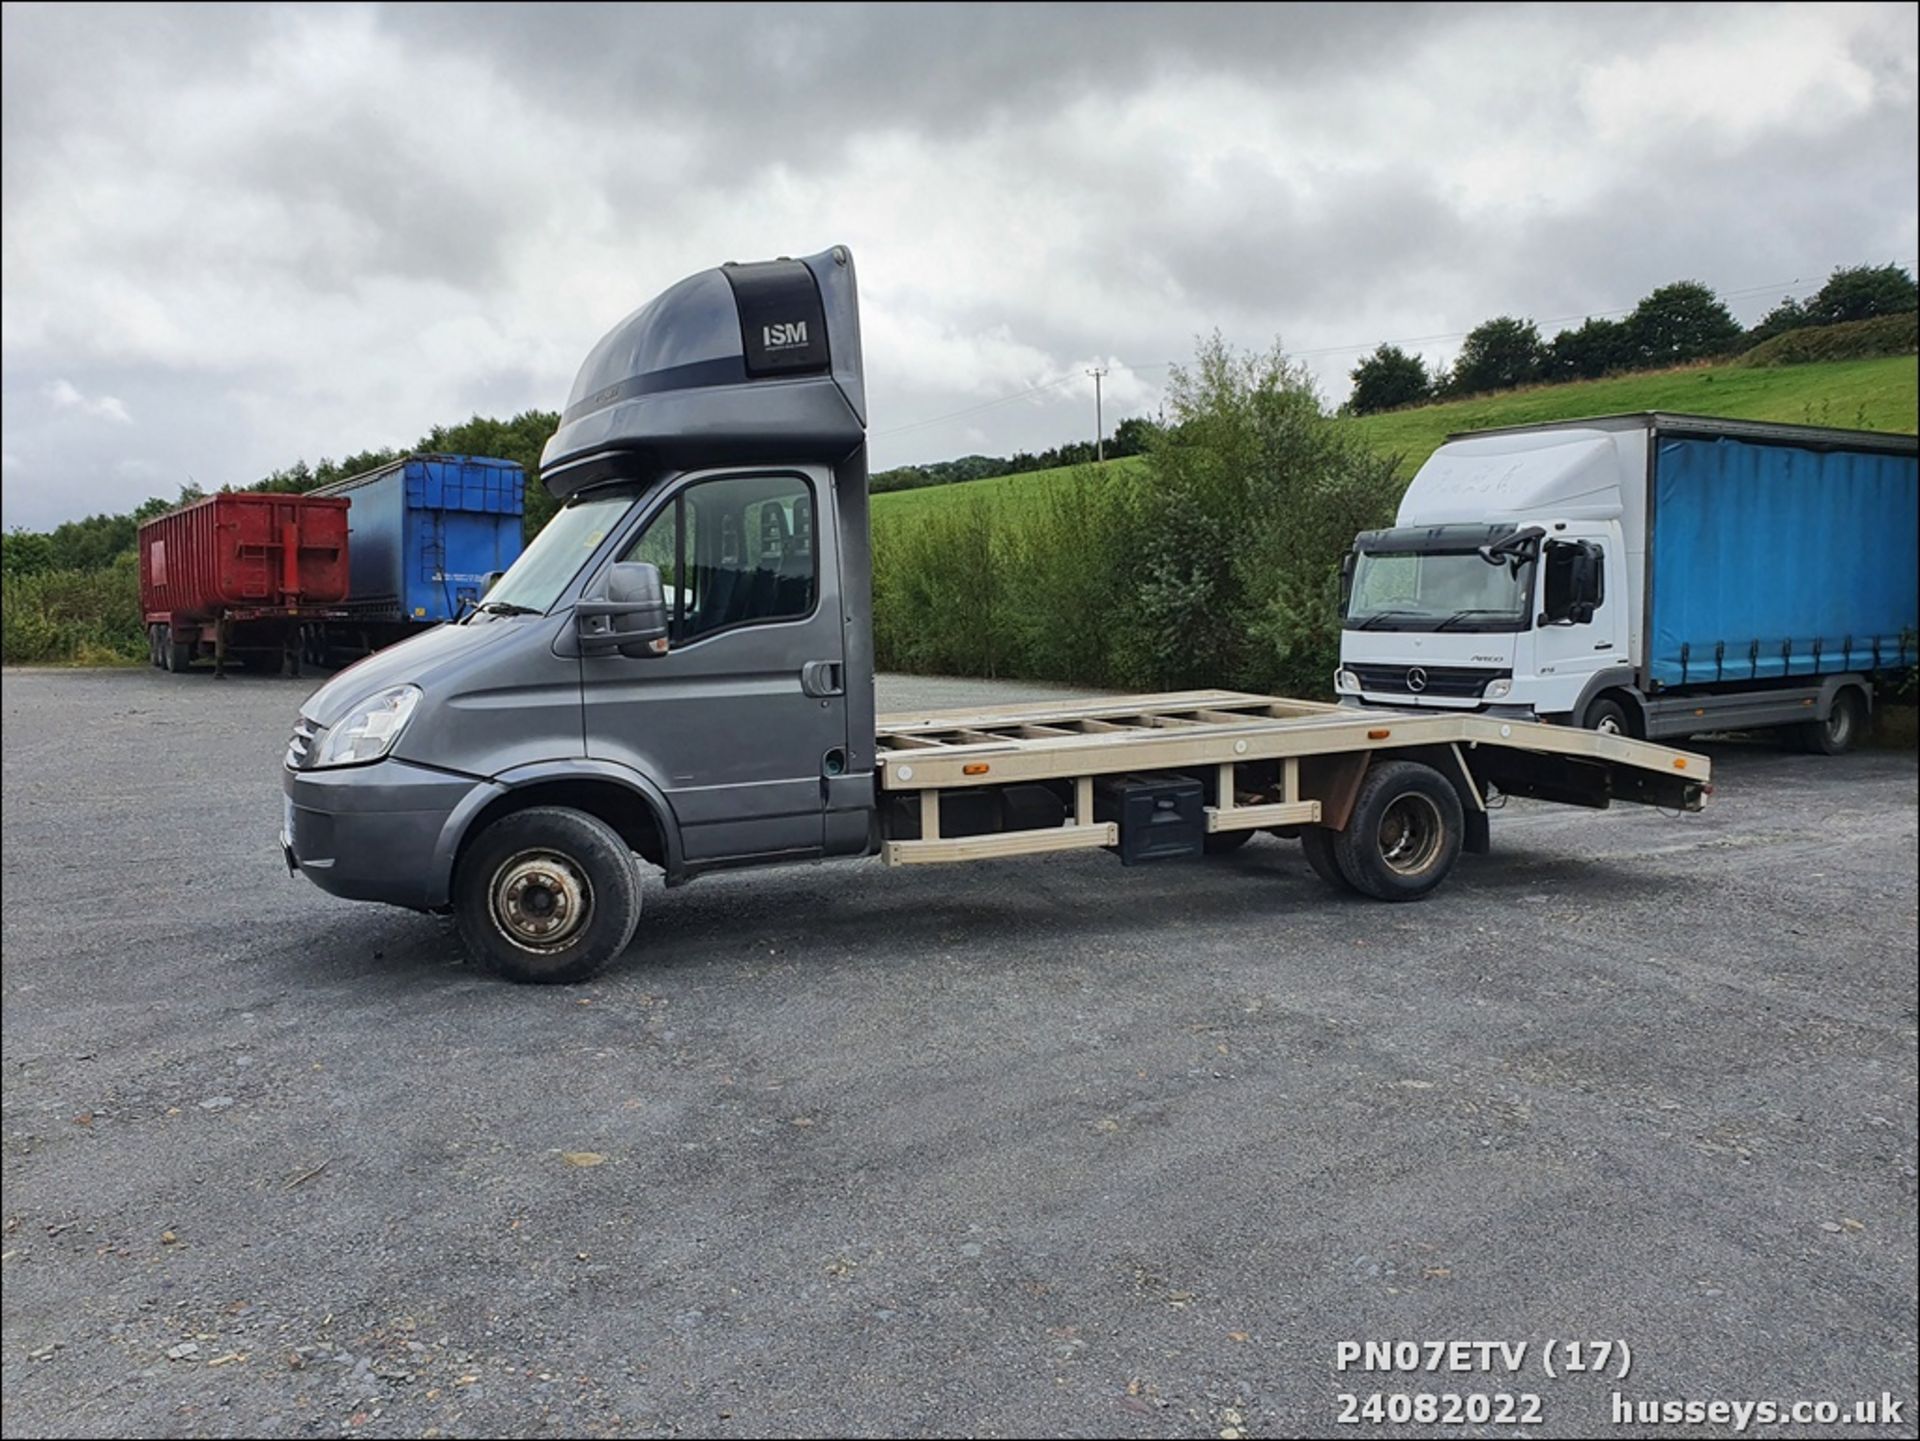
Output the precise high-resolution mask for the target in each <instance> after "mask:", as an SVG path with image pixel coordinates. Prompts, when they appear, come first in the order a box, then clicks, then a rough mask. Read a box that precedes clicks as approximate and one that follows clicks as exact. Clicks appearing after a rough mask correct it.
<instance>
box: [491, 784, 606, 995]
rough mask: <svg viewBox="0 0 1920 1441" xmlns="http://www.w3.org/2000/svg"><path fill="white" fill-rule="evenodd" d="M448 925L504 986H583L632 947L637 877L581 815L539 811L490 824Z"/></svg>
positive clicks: (591, 819)
mask: <svg viewBox="0 0 1920 1441" xmlns="http://www.w3.org/2000/svg"><path fill="white" fill-rule="evenodd" d="M453 913H454V920H455V922H456V923H457V925H458V926H459V929H460V938H461V939H462V940H463V941H465V942H466V946H467V952H468V954H469V955H471V956H472V957H473V959H474V960H475V962H477V963H478V964H480V965H482V966H484V967H485V968H486V969H488V970H490V971H492V972H493V973H494V974H495V975H500V976H505V977H506V978H507V979H508V980H510V981H521V982H526V983H529V984H535V985H561V984H566V983H568V982H572V981H584V980H586V979H587V978H588V977H589V976H592V975H594V974H595V973H596V972H598V971H599V970H600V968H601V967H602V966H604V965H606V963H607V962H608V961H610V960H612V959H613V958H614V957H615V956H617V955H619V954H620V952H621V951H623V950H625V949H626V946H627V942H628V941H630V940H632V939H633V928H634V926H635V925H636V924H637V923H638V921H639V919H640V875H639V872H638V870H637V869H636V868H635V866H634V862H633V853H632V852H631V851H630V850H628V849H627V843H626V842H625V841H623V840H622V839H621V838H620V836H619V835H618V834H617V833H616V832H615V831H614V829H613V827H611V826H609V825H608V824H607V823H606V822H605V821H603V820H600V819H599V818H597V817H595V816H590V815H588V814H587V813H586V812H585V811H576V810H568V809H563V808H561V807H558V806H536V807H534V808H532V809H530V810H524V811H515V812H514V813H513V814H511V815H507V816H502V817H501V818H500V819H499V820H497V821H495V822H493V824H491V825H490V826H488V827H487V828H486V829H485V830H484V831H482V832H481V833H480V835H479V837H478V838H477V839H476V840H475V841H474V842H473V844H472V846H471V847H469V849H468V850H467V853H466V855H464V856H463V857H462V858H461V860H460V867H459V870H458V871H457V872H456V873H455V875H454V880H453Z"/></svg>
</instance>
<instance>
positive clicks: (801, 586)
mask: <svg viewBox="0 0 1920 1441" xmlns="http://www.w3.org/2000/svg"><path fill="white" fill-rule="evenodd" d="M813 518H814V499H813V487H812V486H810V485H809V484H808V483H807V482H806V481H805V480H803V479H801V478H800V477H799V476H793V475H767V476H761V475H751V476H747V475H741V476H728V477H726V478H725V479H721V480H703V481H700V482H698V483H696V484H694V485H690V486H688V487H687V488H686V489H685V490H683V491H681V492H680V493H679V494H678V495H677V496H675V497H674V499H673V501H672V502H671V503H670V504H669V505H668V506H667V508H666V509H665V510H663V511H661V512H660V514H659V515H657V516H655V517H654V519H653V521H652V523H651V524H650V525H648V527H647V528H646V530H645V531H644V532H643V533H642V534H641V536H640V538H639V539H638V540H636V541H635V542H634V543H633V545H632V546H631V547H630V548H629V549H628V551H627V554H626V555H625V556H624V557H623V558H624V559H626V560H642V561H647V562H649V563H651V564H652V565H655V566H657V567H658V568H659V571H660V579H661V581H662V582H663V584H664V586H665V593H666V600H667V609H668V613H669V615H670V616H671V623H672V631H671V637H672V642H673V644H674V645H675V646H680V645H684V644H686V643H687V642H689V641H695V640H698V639H700V638H701V637H702V636H708V635H713V634H715V633H716V632H719V631H723V630H732V629H734V628H735V627H738V626H743V625H760V624H765V623H767V622H770V621H781V620H798V619H800V618H801V617H802V616H806V615H810V614H812V612H813V606H814V599H815V597H816V595H817V594H818V591H819V572H818V564H817V559H816V555H815V547H814V525H813Z"/></svg>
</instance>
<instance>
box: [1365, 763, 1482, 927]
mask: <svg viewBox="0 0 1920 1441" xmlns="http://www.w3.org/2000/svg"><path fill="white" fill-rule="evenodd" d="M1465 830H1466V817H1465V814H1464V813H1463V811H1462V809H1461V806H1460V797H1459V796H1458V795H1457V794H1456V793H1455V792H1454V789H1453V786H1452V784H1451V783H1450V782H1449V781H1448V780H1447V778H1446V777H1445V776H1443V775H1441V774H1440V772H1438V771H1436V770H1435V769H1434V768H1433V767H1432V766H1426V765H1421V764H1420V763H1418V762H1417V761H1386V762H1384V763H1381V762H1376V763H1375V764H1374V765H1373V767H1372V768H1371V769H1370V770H1368V772H1367V778H1366V780H1364V781H1363V782H1361V785H1360V794H1359V796H1358V798H1357V799H1356V800H1355V801H1354V803H1353V814H1352V815H1351V816H1349V817H1348V818H1347V828H1346V829H1345V830H1344V831H1341V832H1340V834H1339V835H1338V836H1336V837H1335V838H1334V842H1333V854H1334V859H1335V861H1336V862H1337V863H1338V864H1339V867H1340V873H1341V874H1342V875H1344V876H1345V877H1346V878H1347V879H1348V880H1349V881H1351V882H1352V883H1353V886H1354V888H1355V889H1356V890H1358V891H1360V892H1361V893H1362V894H1363V895H1369V896H1372V897H1373V898H1374V899H1375V900H1381V901H1417V900H1419V899H1420V898H1421V897H1422V896H1425V895H1427V894H1428V893H1429V892H1431V891H1432V890H1433V889H1434V888H1435V887H1436V886H1438V885H1439V884H1440V883H1441V882H1442V881H1444V880H1445V879H1446V878H1447V876H1448V874H1449V873H1450V872H1451V871H1452V870H1453V863H1454V862H1455V861H1456V860H1458V859H1459V858H1460V843H1461V840H1462V838H1463V835H1464V832H1465Z"/></svg>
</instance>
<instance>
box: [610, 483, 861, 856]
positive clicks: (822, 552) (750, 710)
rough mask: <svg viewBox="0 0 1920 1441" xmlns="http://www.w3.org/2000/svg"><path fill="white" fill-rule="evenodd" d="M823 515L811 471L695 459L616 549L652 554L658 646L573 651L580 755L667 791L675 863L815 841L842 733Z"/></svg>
mask: <svg viewBox="0 0 1920 1441" xmlns="http://www.w3.org/2000/svg"><path fill="white" fill-rule="evenodd" d="M832 515H833V512H832V489H831V486H830V485H829V484H828V483H827V481H826V479H825V477H824V475H823V474H821V473H818V472H814V471H812V470H810V469H808V470H771V469H769V470H752V471H734V472H727V473H716V472H711V471H708V472H703V473H701V474H699V475H696V476H692V477H689V478H687V479H685V480H683V481H681V482H678V483H677V484H676V485H675V487H673V488H672V489H670V490H669V491H668V492H667V493H666V494H665V495H664V496H663V497H662V499H661V501H660V503H659V504H658V505H657V506H656V508H655V509H654V510H653V511H652V512H651V514H650V516H649V518H648V519H647V521H646V522H645V523H644V525H643V527H642V529H641V531H640V533H639V534H638V536H637V537H636V538H635V539H634V540H633V541H632V542H631V544H629V546H628V547H627V549H626V551H625V552H624V553H623V554H622V555H621V556H620V559H622V560H638V561H648V562H651V563H652V564H653V565H655V566H658V567H659V570H660V575H661V579H662V581H663V582H664V585H665V593H666V599H667V606H668V613H669V616H670V629H669V649H668V652H667V654H665V655H663V656H649V657H646V658H644V659H634V658H631V657H627V656H621V655H617V654H615V655H589V656H584V657H582V659H581V679H582V698H583V702H584V713H585V723H586V746H587V754H588V755H589V756H592V757H596V758H602V759H608V760H616V761H620V762H622V763H623V764H627V765H631V766H633V767H635V768H636V769H638V770H640V771H641V772H642V773H643V774H645V775H647V776H649V777H650V778H651V779H652V780H654V781H655V782H656V783H657V784H658V785H659V786H660V787H661V788H662V789H663V790H664V791H665V792H666V796H667V801H668V803H669V804H670V805H671V806H672V807H673V812H674V817H675V819H676V821H677V822H678V823H679V826H680V830H681V839H682V843H683V846H684V851H685V856H686V859H687V860H689V861H696V862H698V861H714V860H723V859H735V858H740V857H746V856H768V855H775V854H779V853H794V854H796V855H801V854H815V853H818V852H819V851H820V849H821V846H822V826H823V823H824V801H823V795H824V787H823V785H822V777H823V776H824V775H829V774H838V773H839V771H840V770H841V769H842V768H844V766H845V763H846V746H847V729H846V728H847V706H846V687H845V683H844V682H845V667H844V662H843V657H842V653H841V650H842V648H841V626H840V614H839V604H838V586H837V585H836V583H835V578H836V576H837V574H838V566H837V556H836V553H835V551H836V547H835V544H834V529H833V523H832Z"/></svg>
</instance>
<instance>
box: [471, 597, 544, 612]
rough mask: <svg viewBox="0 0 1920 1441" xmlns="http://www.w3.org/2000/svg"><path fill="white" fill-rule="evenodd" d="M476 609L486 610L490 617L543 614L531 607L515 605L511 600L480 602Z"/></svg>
mask: <svg viewBox="0 0 1920 1441" xmlns="http://www.w3.org/2000/svg"><path fill="white" fill-rule="evenodd" d="M474 609H475V610H484V611H486V612H487V613H488V614H489V615H539V614H541V612H539V611H537V610H535V609H534V608H533V607H532V606H530V605H515V604H514V603H513V602H512V601H510V600H483V601H481V602H480V604H478V605H476V606H475V607H474Z"/></svg>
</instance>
